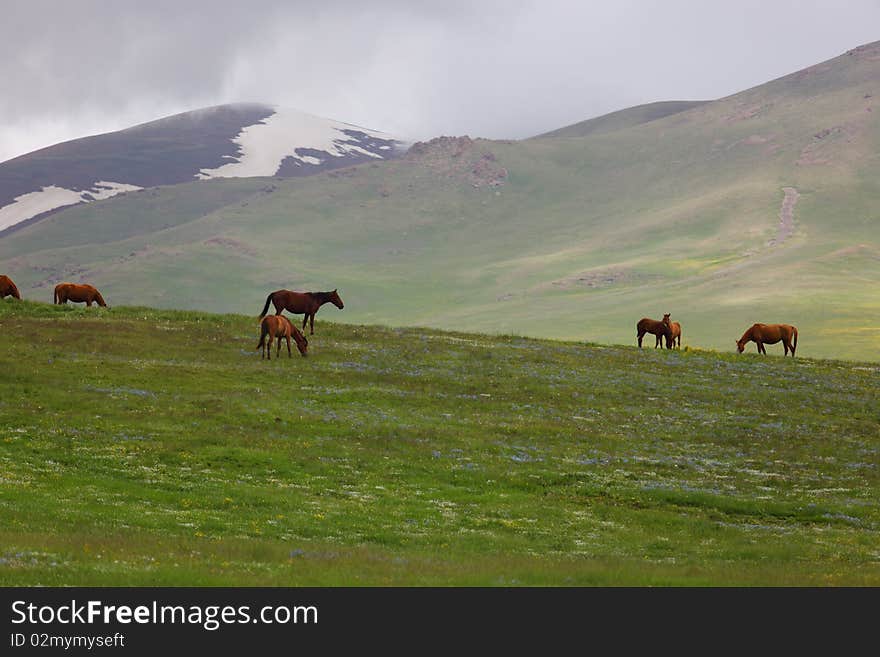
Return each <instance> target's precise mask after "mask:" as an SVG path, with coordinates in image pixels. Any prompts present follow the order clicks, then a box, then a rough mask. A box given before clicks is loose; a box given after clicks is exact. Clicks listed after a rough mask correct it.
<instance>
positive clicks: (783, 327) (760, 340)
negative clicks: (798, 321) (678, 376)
mask: <svg viewBox="0 0 880 657" xmlns="http://www.w3.org/2000/svg"><path fill="white" fill-rule="evenodd" d="M646 333H651V334H653V335H654V337H655V338H656V341H655V343H654V349H656V348H657V347H662V342H661V340H663V339H664V338H665V339H666V348H667V349H674V348H675V347H676V346H677V347H678V348H679V349H680V348H681V324H679V323H678V322H673V321H671V320H670V319H669V313H666V314H665V315H663V319H659V320H658V319H651V318H649V317H642V318H641V319H640V320H639V321H638V323H637V324H636V339H637V340H638V341H639V349H641V348H642V338H644V337H645V334H646ZM797 339H798V330H797V328H796V327H794V326H792V325H791V324H752V325H751V326H750V327H749V328H747V329H746V332H745V333H743V334H742V337H741V338H740V339H739V340H737V341H736V350H737V351H738V352H739V353H742V352H743V351H745V348H746V344H747V343H749V342H754V343H755V345H756V346H757V347H758V353H759V354H766V353H767V349H765V348H764V345H765V344H776V343H777V342H782V347H783V349H785V354H783V355H784V356H788V352H789V351H790V352H791V357H792V358H794V350H795V349H797Z"/></svg>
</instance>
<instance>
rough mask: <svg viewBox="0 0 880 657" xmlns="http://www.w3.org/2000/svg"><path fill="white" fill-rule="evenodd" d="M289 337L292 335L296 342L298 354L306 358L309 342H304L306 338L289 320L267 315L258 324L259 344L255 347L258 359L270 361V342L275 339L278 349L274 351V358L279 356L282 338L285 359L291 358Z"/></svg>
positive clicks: (279, 316) (281, 316)
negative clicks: (285, 348)
mask: <svg viewBox="0 0 880 657" xmlns="http://www.w3.org/2000/svg"><path fill="white" fill-rule="evenodd" d="M267 335H268V336H269V339H268V340H266V336H267ZM291 335H293V339H294V340H295V341H296V348H297V349H299V353H301V354H302V355H303V356H307V355H308V353H307V352H308V350H309V341H308V340H306V336H304V335H303V334H302V333H301V332H300V330H299V329H298V328H296V327H295V326H294V325H293V324H292V323H291V321H290V320H289V319H287V318H286V317H285V316H284V315H269V316H267V317H263V321H261V322H260V342H259V344H257V347H256V348H257V349H260V357H261V358H268V359H269V360H272V340H274V339H276V338H277V339H278V349H277V350H276V351H275V356H276V357H277V356H280V355H281V338H284V339H285V340H287V357H288V358H292V357H293V356H292V355H291V353H290V336H291Z"/></svg>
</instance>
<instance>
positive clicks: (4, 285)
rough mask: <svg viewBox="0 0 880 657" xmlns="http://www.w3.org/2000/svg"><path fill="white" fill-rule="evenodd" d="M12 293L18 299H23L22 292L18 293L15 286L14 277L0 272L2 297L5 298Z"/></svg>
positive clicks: (0, 292)
mask: <svg viewBox="0 0 880 657" xmlns="http://www.w3.org/2000/svg"><path fill="white" fill-rule="evenodd" d="M10 295H11V296H13V297H15V298H16V299H19V300H20V299H21V294H19V293H18V288H17V287H15V283H13V282H12V279H11V278H9V276H6V275H2V274H0V299H5V298H6V297H8V296H10Z"/></svg>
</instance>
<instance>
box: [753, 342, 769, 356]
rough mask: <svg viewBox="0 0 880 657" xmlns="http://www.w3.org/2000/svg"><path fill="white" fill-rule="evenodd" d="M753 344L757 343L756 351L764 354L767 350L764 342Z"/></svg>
mask: <svg viewBox="0 0 880 657" xmlns="http://www.w3.org/2000/svg"><path fill="white" fill-rule="evenodd" d="M755 344H756V345H758V353H759V354H764V355H765V356H766V355H767V350H766V349H765V348H764V343H763V342H756V343H755Z"/></svg>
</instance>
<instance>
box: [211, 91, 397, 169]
mask: <svg viewBox="0 0 880 657" xmlns="http://www.w3.org/2000/svg"><path fill="white" fill-rule="evenodd" d="M274 109H275V114H273V115H272V116H269V117H267V118H265V119H263V120H262V121H261V122H260V123H255V124H254V125H249V126H246V127H244V128H242V131H241V132H240V133H239V134H238V136H237V137H236V138H235V139H233V142H235V143H236V144H238V146H239V150H240V153H241V154H240V155H239V157H238V160H237V161H236V162H230V163H228V164H224V165H221V166H219V167H217V168H216V169H202V170H201V171H200V173H198V174H196V177H197V178H199V179H201V180H208V179H210V178H244V177H249V176H273V175H275V173H276V172H277V171H278V169H279V167H280V166H281V162H282V161H283V160H284V159H285V158H288V157H291V158H293V159H294V160H296V164H298V165H300V166H301V165H302V164H314V165H319V164H321V163H322V160H321V159H320V158H317V157H314V156H313V155H297V154H296V152H295V151H296V150H297V149H307V150H309V151H323V152H325V153H326V154H327V155H328V156H329V157H344V156H345V155H348V154H352V153H359V154H361V155H366V156H369V157H373V158H376V159H379V160H381V159H383V157H382V155H380V154H378V153H374V152H371V151H368V150H366V149H364V148H362V147H361V146H359V145H358V144H357V143H354V138H353V137H352V136H351V135H348V134H346V133H345V132H344V131H346V130H354V131H357V132H362V133H364V134H366V135H368V136H370V137H375V138H378V139H383V140H392V139H394V137H391V136H390V135H387V134H385V133H383V132H378V131H376V130H369V129H367V128H360V127H358V126H354V125H351V124H349V123H341V122H339V121H333V120H331V119H325V118H322V117H319V116H314V115H312V114H306V113H305V112H300V111H298V110H293V109H287V108H278V107H276V108H274ZM380 148H381V149H382V150H389V147H388V146H380Z"/></svg>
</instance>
